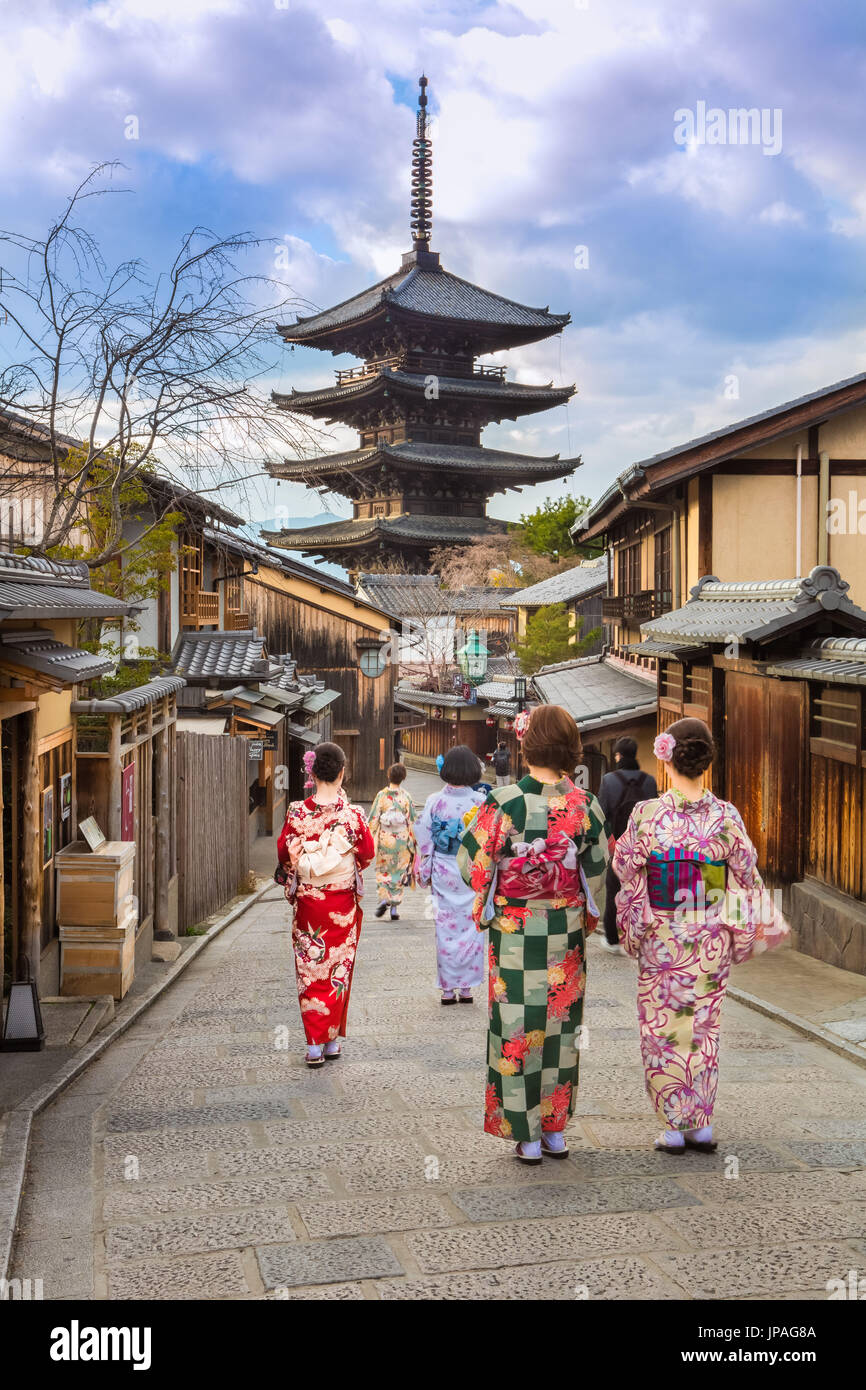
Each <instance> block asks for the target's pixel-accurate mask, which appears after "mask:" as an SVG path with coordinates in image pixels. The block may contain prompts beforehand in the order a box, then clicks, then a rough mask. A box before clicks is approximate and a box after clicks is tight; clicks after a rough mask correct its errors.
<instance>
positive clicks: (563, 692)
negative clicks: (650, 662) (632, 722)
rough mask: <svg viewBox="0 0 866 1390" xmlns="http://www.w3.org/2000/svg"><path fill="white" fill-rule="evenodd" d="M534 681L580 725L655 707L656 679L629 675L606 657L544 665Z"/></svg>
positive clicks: (589, 725) (544, 696)
mask: <svg viewBox="0 0 866 1390" xmlns="http://www.w3.org/2000/svg"><path fill="white" fill-rule="evenodd" d="M532 684H533V686H534V687H535V689H536V691H537V692H538V694H539V696H540V697H541V698H542V699H543V700H544V702H545V704H548V705H562V706H563V708H564V709H567V710H568V712H569V714H570V715H571V716H572V717H573V718H574V719H575V720H576V722H577V724H578V725H579V727H580V728H581V729H588V728H593V727H597V726H600V725H603V724H605V723H614V722H616V720H617V719H618V718H623V717H627V716H635V715H639V714H643V713H649V711H651V710H654V709H655V707H656V695H657V689H656V684H655V681H654V680H652V679H647V680H642V679H641V678H640V677H638V676H632V675H629V673H628V672H626V671H623V670H621V669H620V668H619V667H618V666H615V665H614V664H613V663H612V662H610V661H608V660H606V659H605V658H603V657H584V658H582V659H579V660H577V661H566V662H562V663H561V664H559V665H557V666H547V667H542V669H541V670H540V671H539V672H538V674H537V675H536V676H534V677H533V679H532Z"/></svg>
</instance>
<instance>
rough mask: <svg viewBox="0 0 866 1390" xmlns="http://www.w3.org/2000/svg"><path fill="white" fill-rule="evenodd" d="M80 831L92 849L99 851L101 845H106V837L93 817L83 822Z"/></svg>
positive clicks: (79, 827) (80, 824)
mask: <svg viewBox="0 0 866 1390" xmlns="http://www.w3.org/2000/svg"><path fill="white" fill-rule="evenodd" d="M78 829H79V830H80V832H81V834H82V835H83V836H84V838H85V840H86V841H87V843H88V845H89V846H90V848H91V849H99V846H100V845H104V844H105V836H104V835H103V833H102V831H101V830H100V828H99V826H98V825H97V824H96V820H95V818H94V817H93V816H88V817H87V820H83V821H81V822H80V823H79V826H78Z"/></svg>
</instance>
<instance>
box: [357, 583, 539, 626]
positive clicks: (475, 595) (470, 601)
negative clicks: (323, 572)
mask: <svg viewBox="0 0 866 1390" xmlns="http://www.w3.org/2000/svg"><path fill="white" fill-rule="evenodd" d="M358 589H359V591H360V592H361V593H363V594H366V595H368V597H369V598H370V599H371V600H372V601H373V602H374V603H376V604H377V605H378V606H379V607H381V608H382V609H383V610H384V611H385V612H386V613H390V614H391V615H392V616H394V617H402V616H406V615H411V614H413V613H417V612H418V608H419V604H423V602H424V598H425V594H426V593H429V594H430V599H431V603H433V602H434V599H433V595H434V594H439V593H440V591H441V586H440V580H439V576H438V575H436V574H375V573H372V574H367V573H365V574H360V575H359V576H358ZM513 592H514V590H512V589H500V588H497V587H496V586H495V585H486V586H481V585H479V586H475V587H469V586H467V587H466V588H463V589H451V590H449V591H448V597H447V599H445V598H442V599H438V600H435V603H436V606H437V607H438V608H439V609H440V611H441V610H442V609H443V608H445V607H447V609H448V612H449V613H453V614H454V615H457V614H461V613H495V612H496V611H497V610H498V608H499V605H500V600H501V599H502V598H503V596H507V595H508V594H511V593H513Z"/></svg>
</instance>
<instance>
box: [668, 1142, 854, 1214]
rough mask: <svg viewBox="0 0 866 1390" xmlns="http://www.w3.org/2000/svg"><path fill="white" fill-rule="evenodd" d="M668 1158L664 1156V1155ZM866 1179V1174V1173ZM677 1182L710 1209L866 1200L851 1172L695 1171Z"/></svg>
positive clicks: (678, 1177) (683, 1175)
mask: <svg viewBox="0 0 866 1390" xmlns="http://www.w3.org/2000/svg"><path fill="white" fill-rule="evenodd" d="M662 1158H664V1154H662ZM864 1176H866V1174H864ZM677 1182H678V1183H679V1185H680V1186H681V1187H684V1188H686V1190H687V1191H689V1192H693V1193H694V1194H695V1196H696V1197H699V1198H700V1200H701V1201H702V1202H704V1203H705V1204H706V1205H707V1206H718V1205H719V1204H720V1203H722V1202H789V1201H793V1202H797V1203H798V1204H799V1205H801V1206H803V1207H808V1206H809V1205H810V1204H811V1203H813V1202H845V1201H849V1200H853V1201H857V1200H861V1201H864V1200H866V1190H864V1189H859V1190H858V1184H857V1181H856V1178H855V1177H854V1176H853V1175H850V1174H848V1173H838V1172H833V1171H830V1172H823V1173H803V1172H800V1173H748V1172H746V1173H742V1172H741V1173H740V1175H739V1176H738V1177H736V1178H725V1177H720V1176H718V1175H710V1174H709V1173H704V1174H699V1173H695V1172H694V1171H692V1172H691V1173H684V1174H682V1175H679V1174H678V1175H677Z"/></svg>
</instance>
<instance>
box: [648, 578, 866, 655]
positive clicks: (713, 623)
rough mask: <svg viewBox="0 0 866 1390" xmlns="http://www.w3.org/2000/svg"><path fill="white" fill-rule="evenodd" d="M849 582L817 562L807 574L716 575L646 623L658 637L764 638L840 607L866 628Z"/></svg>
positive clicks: (689, 640) (865, 618) (686, 640)
mask: <svg viewBox="0 0 866 1390" xmlns="http://www.w3.org/2000/svg"><path fill="white" fill-rule="evenodd" d="M848 588H849V585H848V584H847V583H846V582H845V580H843V579H842V577H841V575H840V574H839V571H838V570H836V569H833V568H832V567H831V566H830V565H816V566H815V568H814V569H813V570H812V571H811V573H810V574H809V575H807V576H806V577H805V578H803V579H784V580H770V581H767V582H764V583H725V582H724V581H722V580H719V579H716V578H715V576H711V577H709V578H706V579H702V580H701V581H700V582H699V583H698V584H697V585H696V586H695V587H694V589H692V591H691V592H692V595H693V597H692V598H691V599H690V601H689V602H688V603H687V604H685V605H684V606H683V607H682V608H676V609H674V610H673V611H672V612H670V613H664V614H662V615H661V617H658V618H653V619H652V620H651V621H649V622H646V623H641V632H643V633H645V634H646V636H647V637H649V638H652V639H653V640H654V641H668V642H670V641H671V640H673V639H676V640H677V641H678V642H680V643H686V644H689V643H697V644H700V643H703V642H715V643H724V642H728V641H732V640H736V641H739V642H765V641H768V640H769V639H771V638H773V637H776V636H778V635H779V634H780V633H781V632H783V631H785V630H786V629H789V628H797V627H799V626H801V625H802V624H803V622H804V621H805V620H808V619H809V618H811V617H819V616H821V615H822V614H827V613H839V614H845V615H846V616H848V617H850V618H853V619H854V620H855V621H856V624H857V625H858V626H862V630H863V631H864V632H866V612H864V611H863V610H862V609H860V608H857V607H856V606H855V605H854V604H853V603H852V602H851V600H850V599H849V598H848V597H847V595H846V590H847V589H848Z"/></svg>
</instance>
